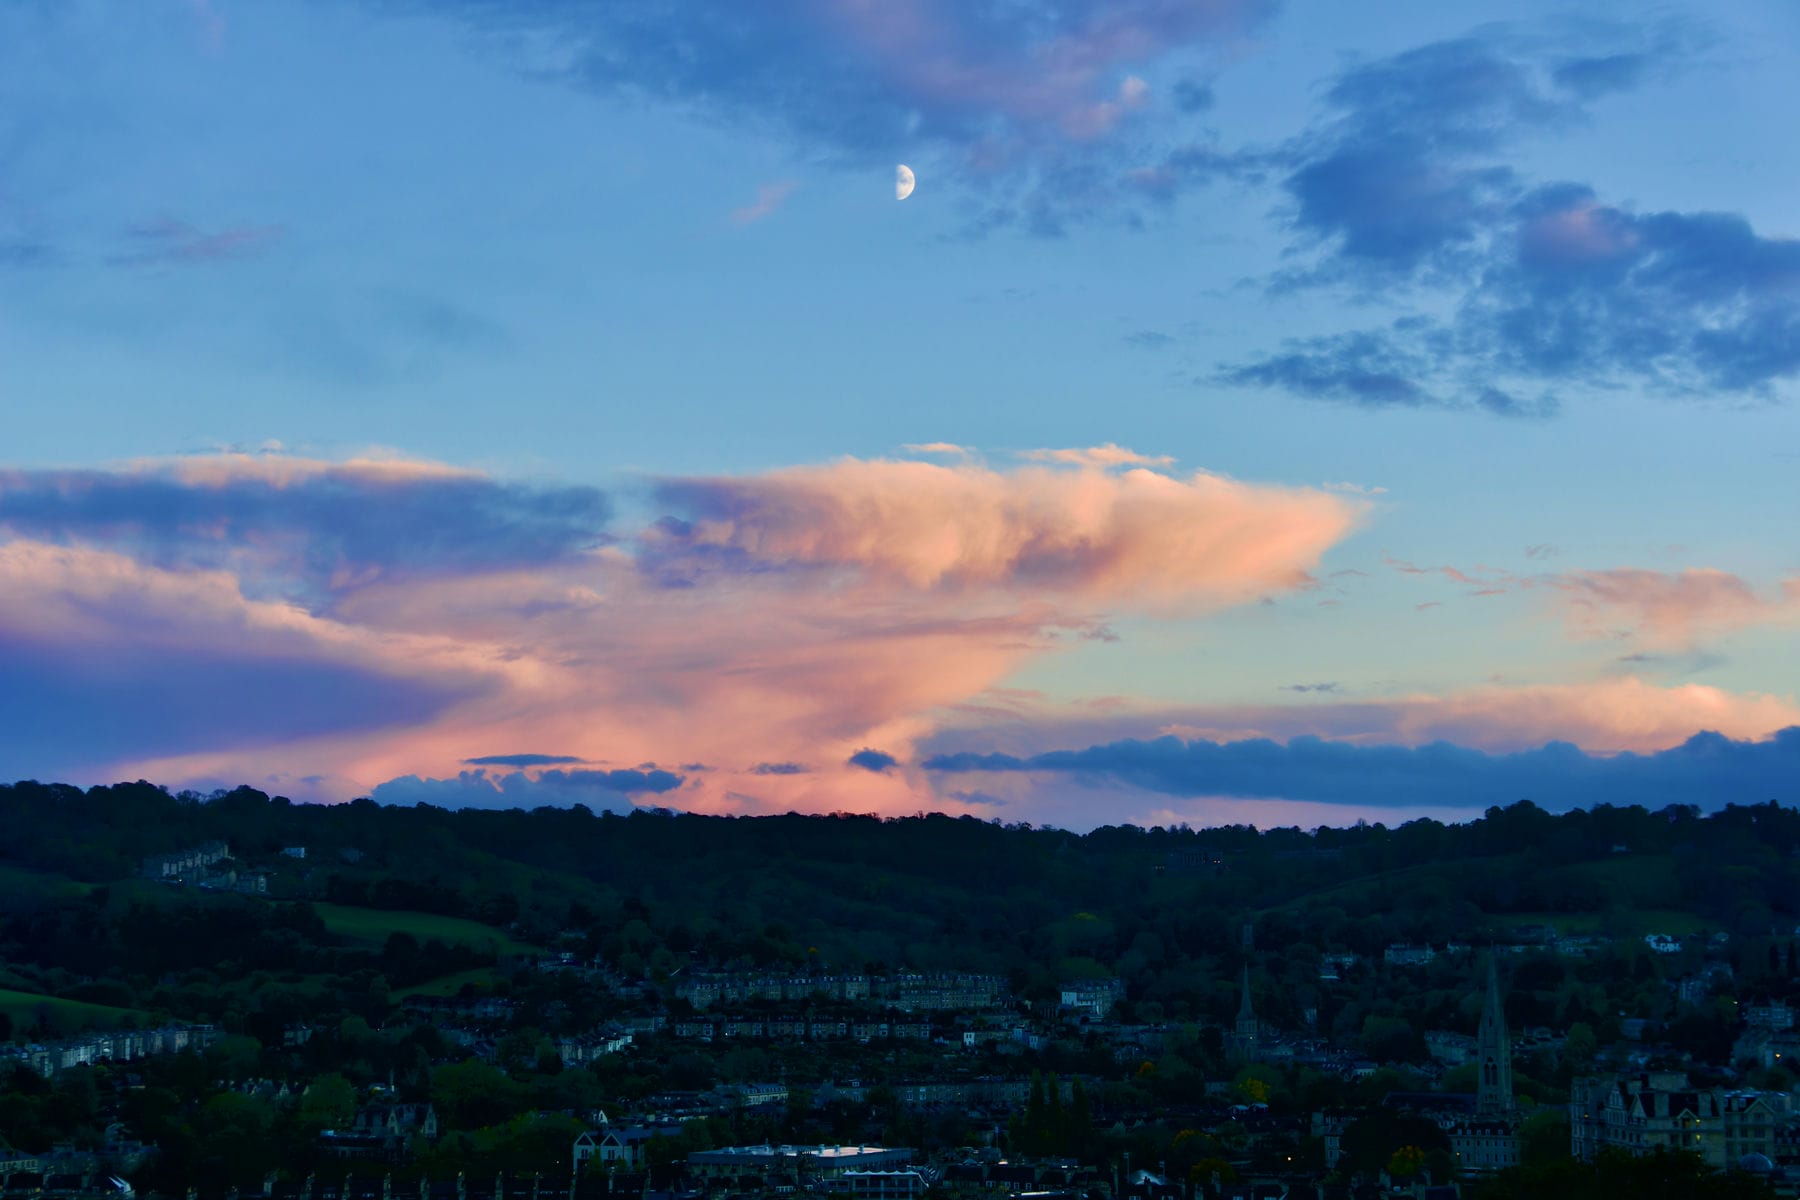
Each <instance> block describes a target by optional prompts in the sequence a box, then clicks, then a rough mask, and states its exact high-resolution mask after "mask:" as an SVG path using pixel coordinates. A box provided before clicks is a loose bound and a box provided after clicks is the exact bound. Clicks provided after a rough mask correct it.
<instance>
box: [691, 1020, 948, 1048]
mask: <svg viewBox="0 0 1800 1200" xmlns="http://www.w3.org/2000/svg"><path fill="white" fill-rule="evenodd" d="M669 1031H670V1032H671V1033H672V1034H673V1035H674V1036H675V1037H677V1038H680V1039H682V1040H683V1041H694V1042H714V1041H764V1040H768V1041H793V1042H803V1041H810V1042H833V1041H838V1042H841V1041H844V1040H846V1039H849V1040H852V1041H858V1042H885V1041H888V1040H890V1039H900V1040H912V1041H926V1040H929V1039H930V1038H931V1036H932V1028H931V1022H930V1021H880V1020H865V1021H854V1020H843V1019H840V1018H829V1017H824V1018H819V1017H815V1018H813V1019H811V1020H809V1019H807V1018H806V1017H804V1016H794V1017H775V1018H772V1019H768V1020H764V1019H761V1018H757V1017H743V1016H739V1017H719V1018H690V1019H687V1020H677V1021H673V1022H671V1023H670V1024H669Z"/></svg>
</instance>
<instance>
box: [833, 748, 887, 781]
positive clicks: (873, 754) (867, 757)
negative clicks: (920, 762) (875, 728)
mask: <svg viewBox="0 0 1800 1200" xmlns="http://www.w3.org/2000/svg"><path fill="white" fill-rule="evenodd" d="M844 761H845V762H847V763H849V764H850V765H851V766H853V767H857V768H859V769H861V770H864V771H873V772H875V773H876V774H877V775H879V774H882V773H884V772H887V771H891V770H893V769H894V768H895V767H897V766H899V765H900V760H899V759H897V758H895V757H894V756H893V755H891V754H888V753H887V752H885V751H882V750H871V749H870V748H868V747H867V746H865V747H863V748H862V749H861V750H858V751H857V752H856V753H855V754H852V755H851V756H850V757H849V758H847V759H845V760H844Z"/></svg>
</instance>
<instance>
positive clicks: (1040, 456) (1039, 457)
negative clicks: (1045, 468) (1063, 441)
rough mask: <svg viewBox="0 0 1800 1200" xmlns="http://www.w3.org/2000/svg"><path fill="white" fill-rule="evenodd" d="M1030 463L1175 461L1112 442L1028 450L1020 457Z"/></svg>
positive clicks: (1142, 464)
mask: <svg viewBox="0 0 1800 1200" xmlns="http://www.w3.org/2000/svg"><path fill="white" fill-rule="evenodd" d="M1019 457H1020V458H1023V459H1025V460H1026V461H1028V462H1050V463H1062V464H1064V465H1066V466H1072V467H1100V468H1108V467H1166V466H1169V465H1170V464H1172V463H1173V462H1174V461H1175V460H1174V458H1172V457H1171V456H1169V455H1167V454H1139V453H1138V452H1137V451H1135V450H1127V449H1125V447H1123V446H1115V445H1113V444H1112V443H1111V442H1108V443H1106V445H1104V446H1088V447H1086V448H1083V449H1064V450H1026V451H1024V452H1022V453H1021V454H1020V455H1019Z"/></svg>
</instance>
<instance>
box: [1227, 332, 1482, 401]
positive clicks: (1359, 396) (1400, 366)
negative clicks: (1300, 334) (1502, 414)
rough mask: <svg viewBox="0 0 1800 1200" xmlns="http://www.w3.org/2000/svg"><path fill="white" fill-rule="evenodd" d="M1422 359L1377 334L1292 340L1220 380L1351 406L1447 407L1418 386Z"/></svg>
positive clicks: (1426, 367) (1424, 363) (1229, 370)
mask: <svg viewBox="0 0 1800 1200" xmlns="http://www.w3.org/2000/svg"><path fill="white" fill-rule="evenodd" d="M1429 372H1430V366H1429V363H1428V361H1427V360H1426V359H1424V358H1423V357H1421V356H1420V355H1418V354H1415V353H1411V352H1408V351H1407V350H1405V349H1403V348H1402V347H1401V345H1400V344H1399V343H1397V342H1396V341H1394V340H1392V339H1390V338H1389V337H1387V336H1385V335H1383V334H1379V333H1350V334H1341V335H1335V336H1329V337H1312V338H1295V339H1291V340H1290V341H1288V342H1287V343H1286V348H1285V349H1284V350H1283V351H1282V352H1281V353H1280V354H1274V355H1270V356H1268V357H1265V358H1260V359H1257V360H1255V361H1253V362H1248V363H1244V364H1241V365H1239V366H1236V367H1231V368H1227V369H1225V370H1223V371H1221V372H1220V374H1219V376H1218V378H1219V381H1220V382H1223V383H1227V384H1237V385H1252V386H1256V387H1269V388H1279V389H1281V390H1283V391H1288V392H1293V393H1295V394H1297V395H1301V396H1305V397H1307V398H1309V399H1313V400H1331V401H1336V402H1337V403H1340V404H1348V405H1350V406H1352V407H1354V408H1368V409H1380V408H1446V407H1453V405H1452V403H1451V402H1450V401H1448V400H1445V399H1443V398H1441V397H1439V396H1438V395H1437V394H1435V393H1434V392H1432V391H1430V390H1428V389H1427V388H1425V387H1424V386H1422V385H1421V384H1420V383H1419V379H1420V378H1421V377H1422V376H1426V375H1428V374H1429Z"/></svg>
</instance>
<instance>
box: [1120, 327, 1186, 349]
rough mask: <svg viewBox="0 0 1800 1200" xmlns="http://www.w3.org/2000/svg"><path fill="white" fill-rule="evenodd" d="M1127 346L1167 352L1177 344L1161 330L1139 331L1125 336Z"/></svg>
mask: <svg viewBox="0 0 1800 1200" xmlns="http://www.w3.org/2000/svg"><path fill="white" fill-rule="evenodd" d="M1125 344H1126V345H1127V346H1136V347H1137V348H1138V349H1139V350H1166V349H1168V348H1169V347H1170V346H1173V345H1174V344H1175V339H1174V338H1172V337H1170V336H1169V335H1168V334H1166V333H1163V332H1161V331H1159V330H1155V329H1139V330H1136V331H1134V332H1132V333H1128V334H1126V335H1125Z"/></svg>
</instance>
